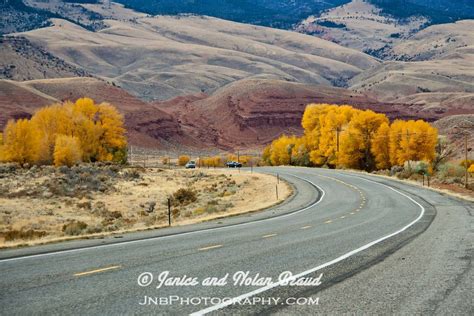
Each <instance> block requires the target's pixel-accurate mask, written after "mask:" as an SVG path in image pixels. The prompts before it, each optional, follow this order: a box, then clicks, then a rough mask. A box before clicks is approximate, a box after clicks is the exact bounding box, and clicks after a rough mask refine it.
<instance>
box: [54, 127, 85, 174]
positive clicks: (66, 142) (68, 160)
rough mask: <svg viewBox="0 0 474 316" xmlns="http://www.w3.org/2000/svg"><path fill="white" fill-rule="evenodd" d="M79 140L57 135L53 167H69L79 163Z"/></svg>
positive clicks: (80, 155) (80, 156)
mask: <svg viewBox="0 0 474 316" xmlns="http://www.w3.org/2000/svg"><path fill="white" fill-rule="evenodd" d="M81 158H82V152H81V147H80V144H79V139H78V138H77V137H74V136H67V135H61V134H59V135H57V136H56V141H55V145H54V165H55V166H57V167H59V166H68V167H71V166H73V165H75V164H77V163H79V162H80V161H81Z"/></svg>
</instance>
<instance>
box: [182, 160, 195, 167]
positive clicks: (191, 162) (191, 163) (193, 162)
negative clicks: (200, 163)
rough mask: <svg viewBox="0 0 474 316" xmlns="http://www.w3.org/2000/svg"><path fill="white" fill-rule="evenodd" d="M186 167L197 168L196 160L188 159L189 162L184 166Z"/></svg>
mask: <svg viewBox="0 0 474 316" xmlns="http://www.w3.org/2000/svg"><path fill="white" fill-rule="evenodd" d="M184 167H185V168H186V169H195V168H196V162H195V161H194V160H191V161H188V163H187V164H186V165H185V166H184Z"/></svg>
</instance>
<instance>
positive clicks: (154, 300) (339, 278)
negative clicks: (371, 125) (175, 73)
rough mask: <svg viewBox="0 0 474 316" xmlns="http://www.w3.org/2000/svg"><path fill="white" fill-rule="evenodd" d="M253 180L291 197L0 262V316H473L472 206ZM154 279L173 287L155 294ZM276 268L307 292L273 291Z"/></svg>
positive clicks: (437, 197)
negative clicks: (241, 212)
mask: <svg viewBox="0 0 474 316" xmlns="http://www.w3.org/2000/svg"><path fill="white" fill-rule="evenodd" d="M260 171H263V172H268V173H279V174H280V176H281V177H283V178H285V179H286V180H287V181H289V182H290V183H292V184H293V185H294V187H295V188H296V194H295V195H294V196H293V197H292V198H291V199H289V200H288V201H287V202H285V203H283V204H280V205H278V206H276V207H274V208H272V209H269V210H267V211H263V212H259V213H255V214H251V215H245V216H239V217H232V218H228V219H223V220H219V221H213V222H207V223H202V224H197V225H192V226H187V227H174V228H170V229H163V230H159V231H151V232H142V233H135V234H127V235H124V236H116V237H121V238H114V237H112V238H106V239H100V240H83V241H74V242H68V243H59V244H53V245H45V246H39V247H32V248H23V249H16V250H4V251H1V252H0V288H1V291H0V314H2V315H11V314H47V315H50V314H61V315H70V314H88V315H89V314H93V315H94V314H97V315H105V314H112V315H117V314H177V315H182V314H190V313H196V314H205V313H215V314H256V313H281V314H285V315H286V314H295V315H296V314H297V315H300V314H315V313H321V314H326V313H348V312H350V313H368V314H370V313H384V312H388V313H408V314H411V313H418V312H432V313H439V314H444V313H448V314H450V313H460V314H464V313H467V314H469V313H471V314H472V310H473V303H472V284H473V282H472V270H471V259H472V249H473V247H472V240H473V239H472V232H473V231H472V207H473V205H472V203H468V202H463V201H461V200H457V199H453V198H448V197H446V196H443V195H441V194H439V193H436V192H433V191H429V190H424V189H420V188H418V187H412V186H409V185H406V184H401V183H399V182H395V181H390V180H385V179H382V178H377V177H371V176H369V175H360V174H351V173H344V172H338V171H333V170H323V169H305V168H262V169H260ZM268 198H269V199H274V198H275V197H268ZM438 218H441V219H442V222H441V223H439V222H437V220H438ZM433 220H434V221H433ZM432 223H433V224H432ZM430 225H431V226H430ZM433 227H434V228H433ZM433 229H434V231H433ZM453 229H454V230H455V231H453ZM440 239H441V240H440ZM420 240H421V241H422V242H420ZM400 256H404V257H400ZM402 258H403V259H402ZM166 271H169V275H168V277H170V278H171V277H175V278H179V280H177V279H169V278H168V279H167V280H168V282H174V283H173V284H170V283H167V284H163V285H162V286H161V287H159V288H157V287H158V286H159V285H160V284H161V280H160V277H163V276H166ZM240 271H242V272H243V274H245V272H247V271H248V275H247V278H245V277H244V278H241V279H239V281H243V280H245V281H243V283H244V284H239V285H236V284H234V279H233V278H234V277H235V276H236V275H240V274H239V273H240ZM285 271H289V272H291V273H292V274H293V275H296V276H298V277H303V278H305V280H306V281H308V282H310V283H311V282H312V284H311V285H308V284H306V285H302V284H300V285H299V286H290V285H285V284H283V282H279V281H280V280H279V277H280V275H281V273H282V272H285ZM144 273H146V274H144ZM257 274H258V275H257ZM226 275H227V279H225V280H222V278H224V277H225V276H226ZM139 276H141V278H139ZM150 276H153V278H151V277H150ZM185 276H186V277H185ZM210 277H215V278H216V280H214V281H219V280H220V283H219V285H218V284H214V285H212V286H205V285H203V281H205V280H206V278H210ZM193 278H194V280H192V279H193ZM249 278H250V279H254V283H253V284H248V285H247V284H245V282H250V281H251V280H249ZM190 279H191V280H190ZM138 280H140V281H141V282H142V283H143V284H142V285H145V286H141V285H139V284H138ZM318 280H319V282H317V281H318ZM224 281H226V282H224ZM257 281H258V282H257ZM150 282H151V283H150ZM211 298H212V300H211ZM224 298H225V299H224ZM145 303H146V304H145ZM160 303H161V304H160ZM296 303H299V304H296Z"/></svg>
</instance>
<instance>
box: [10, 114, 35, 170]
mask: <svg viewBox="0 0 474 316" xmlns="http://www.w3.org/2000/svg"><path fill="white" fill-rule="evenodd" d="M35 146H36V141H35V135H34V133H33V130H32V128H31V123H30V121H29V120H27V119H20V120H18V121H16V122H14V121H9V122H8V123H7V126H6V127H5V131H4V141H3V146H2V147H3V149H2V151H3V154H2V155H3V159H4V160H5V161H9V162H17V163H19V164H24V163H34V162H35V161H36V149H35Z"/></svg>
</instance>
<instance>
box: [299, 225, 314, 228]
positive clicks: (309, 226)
mask: <svg viewBox="0 0 474 316" xmlns="http://www.w3.org/2000/svg"><path fill="white" fill-rule="evenodd" d="M311 227H313V226H311V225H308V226H303V227H301V228H300V229H308V228H311Z"/></svg>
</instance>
